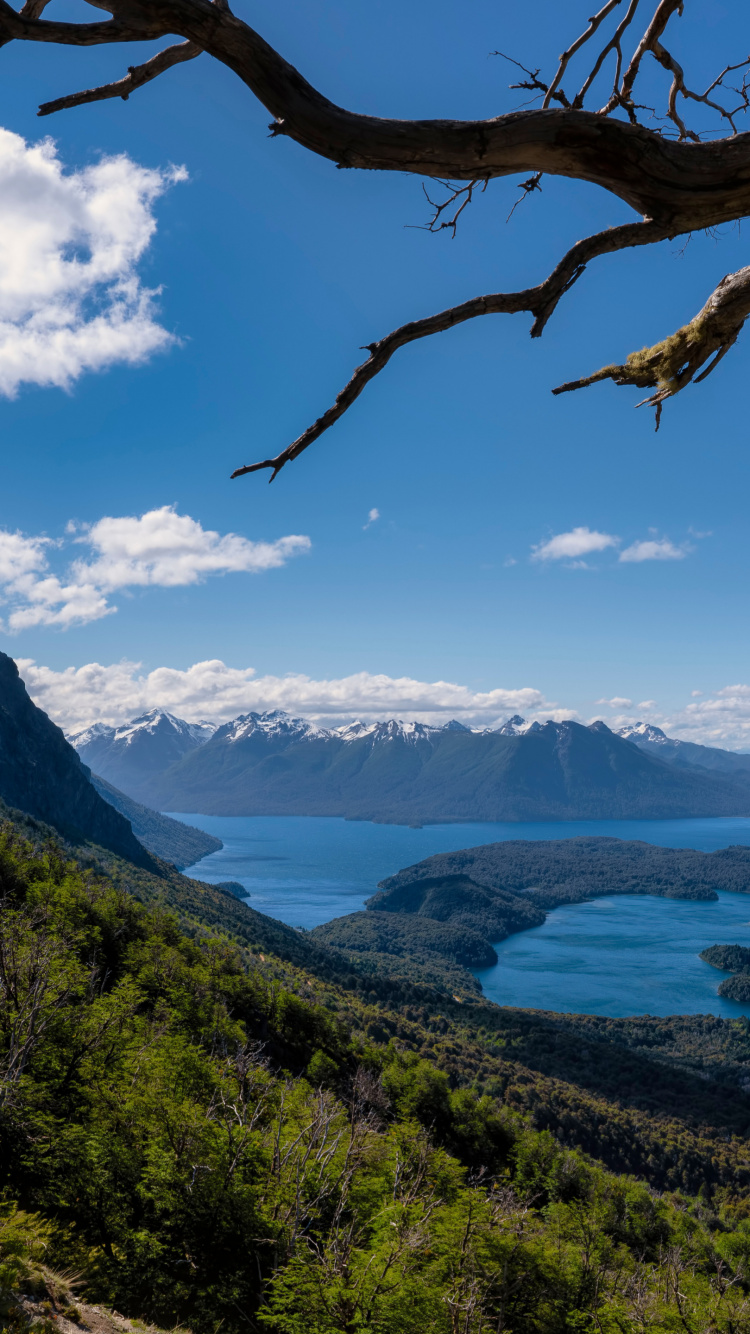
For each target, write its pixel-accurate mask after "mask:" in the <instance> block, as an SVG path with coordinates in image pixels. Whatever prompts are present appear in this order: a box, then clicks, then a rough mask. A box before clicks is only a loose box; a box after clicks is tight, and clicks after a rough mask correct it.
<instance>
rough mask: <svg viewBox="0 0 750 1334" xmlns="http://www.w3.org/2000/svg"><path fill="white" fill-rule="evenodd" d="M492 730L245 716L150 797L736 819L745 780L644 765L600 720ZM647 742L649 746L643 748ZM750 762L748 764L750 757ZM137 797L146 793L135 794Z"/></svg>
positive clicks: (201, 805) (232, 807)
mask: <svg viewBox="0 0 750 1334" xmlns="http://www.w3.org/2000/svg"><path fill="white" fill-rule="evenodd" d="M509 724H510V725H509V726H508V725H506V724H503V725H502V726H501V727H500V728H498V729H496V730H494V731H493V730H483V731H472V730H470V729H468V728H467V727H465V726H464V725H463V724H462V723H461V724H459V725H458V727H456V726H452V725H451V724H450V723H446V724H442V725H440V726H437V727H435V726H431V725H429V724H426V723H417V722H406V721H404V720H402V719H397V718H391V719H389V720H388V721H386V722H373V723H371V722H363V721H361V720H360V721H358V722H355V723H349V724H346V725H345V726H343V727H338V728H335V729H333V728H332V729H327V728H321V727H317V726H315V725H314V724H312V723H309V722H306V721H305V720H304V719H299V718H291V717H289V716H288V715H286V714H284V713H282V712H280V711H273V712H270V713H267V714H246V715H244V716H243V717H242V718H240V719H235V720H234V722H232V723H227V724H225V726H223V727H220V728H218V729H217V730H216V732H215V733H214V735H213V736H212V737H211V739H210V741H208V742H206V744H205V745H203V746H200V747H198V748H197V749H195V750H193V751H192V752H191V753H190V754H188V755H186V756H185V757H184V759H182V760H180V761H179V763H177V764H173V765H172V766H171V768H169V769H168V770H167V771H166V772H164V773H162V774H161V775H157V776H155V777H154V780H153V783H152V786H151V789H150V791H149V794H148V802H149V804H150V805H151V806H155V807H157V808H158V809H160V810H172V811H185V812H189V811H195V812H201V813H202V814H204V815H322V816H344V817H348V818H350V819H364V820H372V819H374V820H384V821H393V822H396V823H407V824H412V823H428V822H432V821H435V820H439V821H442V820H451V819H453V820H456V819H457V820H535V819H552V820H565V819H612V818H615V817H617V818H638V817H648V818H659V817H666V816H667V815H673V816H678V815H681V816H687V815H691V814H696V813H699V812H705V813H715V814H719V813H722V814H737V813H741V812H742V811H745V810H747V809H748V808H750V773H748V774H747V775H746V776H745V778H744V780H743V781H742V783H740V782H739V778H740V776H739V775H738V776H737V779H735V777H734V776H732V775H729V774H715V775H714V774H710V775H709V774H707V773H705V772H704V773H699V772H698V771H697V770H696V769H695V768H692V769H691V770H690V772H689V773H688V772H686V771H685V769H682V770H678V769H677V768H676V767H675V766H672V765H665V764H664V763H663V762H661V756H660V757H659V758H658V760H657V759H656V758H654V759H652V758H651V757H650V755H646V754H643V753H642V751H641V747H640V746H638V745H635V744H633V743H632V742H631V741H630V740H626V739H624V738H622V737H619V736H616V735H615V733H614V732H612V731H610V729H609V728H608V727H607V726H606V724H605V723H602V722H597V723H592V724H591V726H590V727H584V726H583V725H582V724H580V723H577V722H573V721H572V720H563V721H562V722H547V723H536V722H535V723H532V724H531V725H528V724H527V723H526V722H525V721H523V720H522V719H520V718H519V717H518V716H516V717H514V718H513V719H510V720H509ZM646 744H651V743H646ZM748 759H750V757H748ZM144 800H145V798H144Z"/></svg>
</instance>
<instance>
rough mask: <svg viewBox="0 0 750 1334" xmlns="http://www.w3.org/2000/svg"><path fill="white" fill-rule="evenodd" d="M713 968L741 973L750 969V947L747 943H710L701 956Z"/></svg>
mask: <svg viewBox="0 0 750 1334" xmlns="http://www.w3.org/2000/svg"><path fill="white" fill-rule="evenodd" d="M699 957H700V958H701V959H704V960H705V961H706V963H710V964H711V966H712V967H713V968H721V969H722V971H723V972H725V973H741V972H747V971H748V969H750V949H748V948H747V946H746V945H709V946H708V949H705V950H701V952H700V956H699Z"/></svg>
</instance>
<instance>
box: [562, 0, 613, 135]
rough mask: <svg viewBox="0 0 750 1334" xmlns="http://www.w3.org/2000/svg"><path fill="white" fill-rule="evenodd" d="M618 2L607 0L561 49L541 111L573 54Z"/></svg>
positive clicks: (589, 37) (588, 38)
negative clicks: (555, 70) (582, 30)
mask: <svg viewBox="0 0 750 1334" xmlns="http://www.w3.org/2000/svg"><path fill="white" fill-rule="evenodd" d="M620 2H621V0H607V3H606V4H605V5H603V6H602V8H601V9H600V10H599V13H598V14H594V16H593V17H592V18H590V19H589V26H588V28H587V29H586V31H585V32H582V33H581V35H580V37H577V38H576V40H575V41H574V42H572V43H571V45H570V46H569V47H568V49H567V51H563V53H562V55H561V56H560V63H559V65H558V67H557V73H556V74H555V77H554V79H553V80H552V82H551V84H550V86H549V88H548V89H547V93H546V96H545V99H544V101H543V102H542V110H543V111H546V110H547V107H548V106H549V104H550V102H551V101H552V98H553V96H554V94H555V92H556V91H557V89H558V88H559V86H560V83H561V82H562V78H563V75H564V74H565V71H566V69H567V68H568V65H569V63H570V61H571V60H572V58H573V56H574V55H575V53H576V51H580V49H581V47H582V46H583V45H584V44H585V43H586V42H588V41H590V39H591V38H592V37H593V35H594V33H595V32H596V30H597V28H598V27H599V26H600V25H601V24H602V23H603V22H604V20H605V19H606V17H607V15H608V14H611V13H612V10H613V9H616V8H617V6H618V5H619V4H620Z"/></svg>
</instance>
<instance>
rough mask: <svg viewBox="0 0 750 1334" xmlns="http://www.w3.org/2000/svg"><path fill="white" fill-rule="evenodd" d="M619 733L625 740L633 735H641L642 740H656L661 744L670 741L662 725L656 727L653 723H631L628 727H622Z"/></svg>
mask: <svg viewBox="0 0 750 1334" xmlns="http://www.w3.org/2000/svg"><path fill="white" fill-rule="evenodd" d="M617 735H618V736H621V737H623V738H624V740H625V741H629V740H630V738H631V737H640V739H641V741H655V742H656V744H657V745H659V746H663V745H664V743H665V742H668V741H669V737H668V736H667V734H666V732H662V730H661V728H660V727H654V724H653V723H629V724H628V725H627V727H621V728H620V730H619V731H618V733H617Z"/></svg>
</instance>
